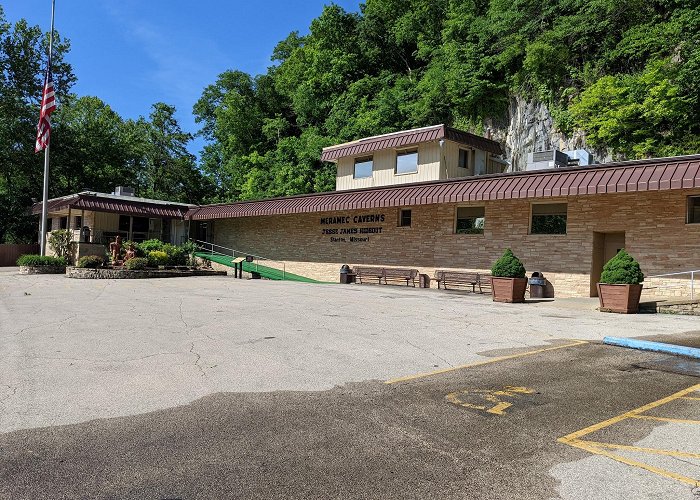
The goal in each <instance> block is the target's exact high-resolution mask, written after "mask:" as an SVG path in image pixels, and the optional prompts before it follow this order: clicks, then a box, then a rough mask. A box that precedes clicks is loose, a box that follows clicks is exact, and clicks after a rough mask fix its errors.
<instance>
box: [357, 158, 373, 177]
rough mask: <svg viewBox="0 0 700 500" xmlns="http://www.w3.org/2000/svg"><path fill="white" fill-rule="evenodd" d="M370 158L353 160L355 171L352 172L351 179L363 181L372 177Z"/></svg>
mask: <svg viewBox="0 0 700 500" xmlns="http://www.w3.org/2000/svg"><path fill="white" fill-rule="evenodd" d="M372 167H373V162H372V157H371V156H365V157H364V158H355V170H354V172H353V178H355V179H364V178H365V177H372Z"/></svg>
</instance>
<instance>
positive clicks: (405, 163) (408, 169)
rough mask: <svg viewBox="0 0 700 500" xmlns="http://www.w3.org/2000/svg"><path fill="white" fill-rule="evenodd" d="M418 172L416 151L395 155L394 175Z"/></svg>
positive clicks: (400, 152) (401, 152)
mask: <svg viewBox="0 0 700 500" xmlns="http://www.w3.org/2000/svg"><path fill="white" fill-rule="evenodd" d="M416 172H418V150H417V149H410V150H407V151H398V152H397V153H396V173H397V174H415V173H416Z"/></svg>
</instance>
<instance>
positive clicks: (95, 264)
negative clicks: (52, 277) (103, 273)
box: [75, 255, 105, 269]
mask: <svg viewBox="0 0 700 500" xmlns="http://www.w3.org/2000/svg"><path fill="white" fill-rule="evenodd" d="M104 263H105V258H104V257H102V256H99V255H84V256H82V257H80V258H79V259H78V262H76V263H75V267H80V268H87V269H97V268H100V267H102V266H103V265H104Z"/></svg>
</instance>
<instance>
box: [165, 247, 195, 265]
mask: <svg viewBox="0 0 700 500" xmlns="http://www.w3.org/2000/svg"><path fill="white" fill-rule="evenodd" d="M163 252H165V253H166V254H167V255H168V265H170V266H186V265H187V260H188V258H189V255H187V253H186V251H185V249H184V248H183V247H181V246H179V247H178V246H175V245H171V244H170V243H166V244H165V245H163Z"/></svg>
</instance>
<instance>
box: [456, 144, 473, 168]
mask: <svg viewBox="0 0 700 500" xmlns="http://www.w3.org/2000/svg"><path fill="white" fill-rule="evenodd" d="M469 153H471V151H467V150H466V149H460V150H459V159H458V160H457V166H458V167H459V168H469Z"/></svg>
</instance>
